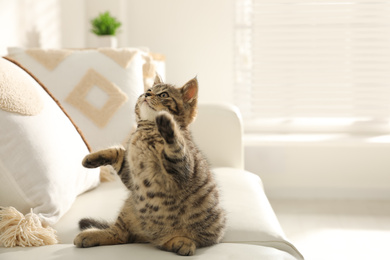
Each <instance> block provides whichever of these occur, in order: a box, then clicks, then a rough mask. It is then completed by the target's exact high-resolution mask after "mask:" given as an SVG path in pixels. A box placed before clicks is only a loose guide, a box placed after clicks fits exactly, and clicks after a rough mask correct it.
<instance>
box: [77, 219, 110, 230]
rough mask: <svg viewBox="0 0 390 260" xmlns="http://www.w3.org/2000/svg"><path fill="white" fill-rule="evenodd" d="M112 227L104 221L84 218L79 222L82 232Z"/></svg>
mask: <svg viewBox="0 0 390 260" xmlns="http://www.w3.org/2000/svg"><path fill="white" fill-rule="evenodd" d="M109 227H110V225H109V224H108V222H107V221H104V220H95V219H93V218H83V219H81V220H80V221H79V228H80V230H85V229H88V228H98V229H106V228H109Z"/></svg>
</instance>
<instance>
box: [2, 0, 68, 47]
mask: <svg viewBox="0 0 390 260" xmlns="http://www.w3.org/2000/svg"><path fill="white" fill-rule="evenodd" d="M59 1H60V0H40V1H36V0H13V1H9V0H0V32H1V34H0V55H5V54H6V49H7V47H8V46H24V47H45V48H58V47H60V46H61V40H62V38H61V19H60V13H61V10H60V5H59Z"/></svg>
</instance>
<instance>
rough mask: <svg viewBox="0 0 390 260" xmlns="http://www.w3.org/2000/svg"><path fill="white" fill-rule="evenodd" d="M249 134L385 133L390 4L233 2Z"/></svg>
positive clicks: (238, 76)
mask: <svg viewBox="0 0 390 260" xmlns="http://www.w3.org/2000/svg"><path fill="white" fill-rule="evenodd" d="M236 12H237V13H236V25H235V40H236V42H235V66H236V67H235V93H234V96H235V100H236V103H237V105H238V106H239V108H240V109H241V112H242V114H243V117H244V125H245V130H246V132H275V131H278V132H306V131H309V132H359V133H367V132H370V133H383V132H389V131H390V121H389V120H390V1H380V0H377V1H375V0H366V1H364V0H360V1H357V0H350V1H344V0H236Z"/></svg>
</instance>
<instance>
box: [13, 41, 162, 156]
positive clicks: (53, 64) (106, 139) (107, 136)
mask: <svg viewBox="0 0 390 260" xmlns="http://www.w3.org/2000/svg"><path fill="white" fill-rule="evenodd" d="M8 52H9V54H8V56H7V57H9V58H11V59H13V60H16V61H17V62H19V63H20V64H21V65H22V66H24V67H26V68H27V69H28V70H29V71H31V72H32V73H33V74H34V76H36V77H37V78H38V79H39V80H40V81H42V83H43V84H44V85H45V86H46V87H47V88H48V89H49V90H50V92H51V93H53V95H54V96H55V97H56V98H57V99H58V100H59V101H60V102H61V103H62V105H63V106H64V108H65V109H66V111H67V112H68V113H69V114H70V116H71V117H72V119H73V120H74V121H75V122H76V124H77V125H78V127H80V129H81V131H82V132H83V133H84V135H85V137H86V139H87V141H88V142H89V144H90V145H91V147H92V150H98V149H102V148H105V147H107V146H111V145H113V144H122V143H124V142H125V140H126V138H127V137H128V135H129V133H130V132H131V130H132V128H133V126H134V124H135V117H134V107H135V103H136V100H137V98H138V97H139V95H141V94H142V93H143V92H144V90H145V89H147V88H149V87H150V84H152V83H153V79H154V76H155V74H156V64H155V62H154V60H153V58H152V56H151V55H150V54H149V53H148V52H145V51H143V50H141V49H136V48H122V49H111V48H100V49H87V50H69V49H51V50H46V49H22V48H9V50H8Z"/></svg>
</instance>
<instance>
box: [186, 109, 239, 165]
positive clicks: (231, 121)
mask: <svg viewBox="0 0 390 260" xmlns="http://www.w3.org/2000/svg"><path fill="white" fill-rule="evenodd" d="M191 130H192V134H193V137H194V140H195V142H196V144H197V145H198V146H199V148H200V150H201V151H202V152H203V153H204V154H205V155H206V157H207V159H208V160H209V162H210V164H211V165H212V167H232V168H238V169H243V168H244V149H243V143H242V135H243V129H242V123H241V114H240V111H239V110H238V108H236V107H235V106H233V105H230V104H199V105H198V116H197V118H196V120H195V122H194V123H193V124H192V125H191Z"/></svg>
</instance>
